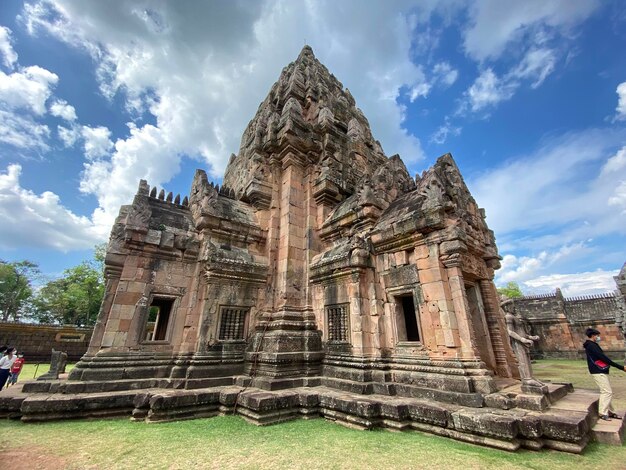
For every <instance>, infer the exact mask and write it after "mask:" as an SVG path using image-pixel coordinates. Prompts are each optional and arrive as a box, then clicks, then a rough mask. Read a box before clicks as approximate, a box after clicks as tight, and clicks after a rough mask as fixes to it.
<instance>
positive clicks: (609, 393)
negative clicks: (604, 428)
mask: <svg viewBox="0 0 626 470" xmlns="http://www.w3.org/2000/svg"><path fill="white" fill-rule="evenodd" d="M591 376H592V377H593V380H595V381H596V385H597V386H598V388H599V389H600V403H598V412H599V413H600V416H604V415H608V414H609V411H615V410H614V409H613V404H612V403H611V399H612V398H613V389H611V382H609V375H608V374H591Z"/></svg>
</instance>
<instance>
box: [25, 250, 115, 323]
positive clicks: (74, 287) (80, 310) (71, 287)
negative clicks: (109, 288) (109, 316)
mask: <svg viewBox="0 0 626 470" xmlns="http://www.w3.org/2000/svg"><path fill="white" fill-rule="evenodd" d="M103 296H104V281H103V277H102V271H101V269H99V267H98V266H97V265H96V263H94V262H93V261H84V262H82V263H81V264H79V265H78V266H75V267H73V268H69V269H66V270H65V271H64V272H63V277H62V278H60V279H56V280H54V281H50V282H48V283H47V284H46V285H45V286H43V287H42V288H41V290H40V291H39V293H38V294H37V297H36V298H35V300H34V301H33V307H34V308H33V316H34V317H35V319H36V320H38V321H39V322H41V323H63V324H70V325H76V326H91V325H93V324H94V323H95V321H96V317H97V316H98V311H99V309H100V304H101V303H102V298H103Z"/></svg>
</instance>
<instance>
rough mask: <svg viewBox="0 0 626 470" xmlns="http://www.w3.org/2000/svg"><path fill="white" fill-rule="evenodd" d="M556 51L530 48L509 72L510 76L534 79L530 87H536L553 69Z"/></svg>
mask: <svg viewBox="0 0 626 470" xmlns="http://www.w3.org/2000/svg"><path fill="white" fill-rule="evenodd" d="M555 64H556V52H555V51H554V50H553V49H548V48H540V49H531V50H530V51H528V52H527V53H526V55H525V56H524V59H523V60H522V62H521V63H520V64H519V65H518V66H517V67H516V68H515V69H514V70H513V71H512V72H511V74H510V75H511V78H519V79H528V80H534V81H533V83H532V84H531V85H530V86H531V88H537V87H538V86H539V85H541V84H542V83H543V81H544V80H545V79H546V77H547V76H548V75H550V74H551V73H552V72H553V71H554V67H555Z"/></svg>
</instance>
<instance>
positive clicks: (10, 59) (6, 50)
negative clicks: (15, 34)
mask: <svg viewBox="0 0 626 470" xmlns="http://www.w3.org/2000/svg"><path fill="white" fill-rule="evenodd" d="M0 56H2V63H4V66H5V67H6V68H8V69H9V70H12V69H13V67H14V66H15V64H16V63H17V53H16V52H15V51H14V50H13V46H12V45H11V30H10V29H9V28H6V27H4V26H0Z"/></svg>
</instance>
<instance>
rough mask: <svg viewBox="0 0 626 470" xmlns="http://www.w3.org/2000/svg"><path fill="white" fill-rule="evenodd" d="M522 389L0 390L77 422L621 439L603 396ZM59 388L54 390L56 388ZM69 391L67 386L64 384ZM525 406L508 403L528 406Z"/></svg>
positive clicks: (19, 410) (12, 410) (556, 388)
mask: <svg viewBox="0 0 626 470" xmlns="http://www.w3.org/2000/svg"><path fill="white" fill-rule="evenodd" d="M516 387H517V385H509V386H507V387H505V388H504V389H502V390H501V391H500V392H499V393H500V394H501V396H502V397H504V398H506V399H507V400H509V401H508V402H507V401H505V400H504V401H496V403H497V404H498V405H499V406H496V407H494V406H485V407H481V408H476V407H468V406H463V405H460V404H455V403H443V402H438V401H434V400H429V399H425V398H422V397H400V396H389V395H378V394H369V395H362V394H358V393H351V392H348V391H342V390H338V389H335V388H329V387H325V386H317V387H301V388H294V389H287V390H274V391H268V390H262V389H259V388H252V387H243V386H238V385H230V386H217V387H209V388H201V389H193V390H190V389H172V388H168V389H163V388H144V389H135V390H120V391H107V392H104V391H103V392H99V393H58V392H57V393H54V392H52V393H50V392H49V393H45V392H44V393H24V392H23V391H22V387H21V386H20V385H18V386H15V387H11V388H10V389H8V390H6V391H3V392H2V393H0V417H8V418H13V419H18V418H21V419H22V420H23V421H30V422H32V421H49V420H57V419H64V418H79V417H109V416H131V417H132V419H133V420H141V421H146V422H163V421H175V420H181V419H193V418H200V417H210V416H215V415H219V414H233V413H236V414H239V415H241V416H242V417H243V418H244V419H246V420H248V421H250V422H252V423H254V424H257V425H269V424H275V423H280V422H284V421H288V420H292V419H297V418H312V417H324V418H326V419H330V420H333V421H335V422H337V423H338V424H342V425H344V426H348V427H352V428H357V429H373V428H377V427H379V428H385V429H390V430H398V431H404V430H417V431H422V432H427V433H431V434H437V435H440V436H445V437H450V438H453V439H457V440H461V441H465V442H470V443H474V444H479V445H485V446H489V447H495V448H499V449H504V450H509V451H514V450H516V449H518V448H520V447H524V448H528V449H533V450H539V449H541V448H550V449H555V450H560V451H566V452H572V453H580V452H582V451H583V450H584V448H585V447H586V445H587V443H588V442H589V441H590V440H591V439H593V440H596V441H598V442H600V443H603V444H610V445H621V444H622V443H623V442H624V424H623V421H622V420H618V419H613V420H611V421H606V422H605V421H602V420H598V414H597V402H598V395H597V394H596V393H592V392H590V391H586V390H576V391H570V390H572V389H571V385H569V384H549V391H548V393H547V395H545V396H544V397H545V399H546V400H547V401H548V406H547V407H545V408H543V405H542V406H541V407H539V408H536V405H537V404H538V403H539V402H537V401H532V400H531V401H527V400H526V398H525V395H523V394H521V393H520V392H521V390H518V389H517V388H516ZM52 388H55V387H52ZM60 388H64V387H60ZM525 403H530V406H528V407H526V408H523V407H519V406H513V407H511V408H507V407H506V406H505V405H507V404H509V405H511V404H517V405H519V404H522V405H523V404H525Z"/></svg>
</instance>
